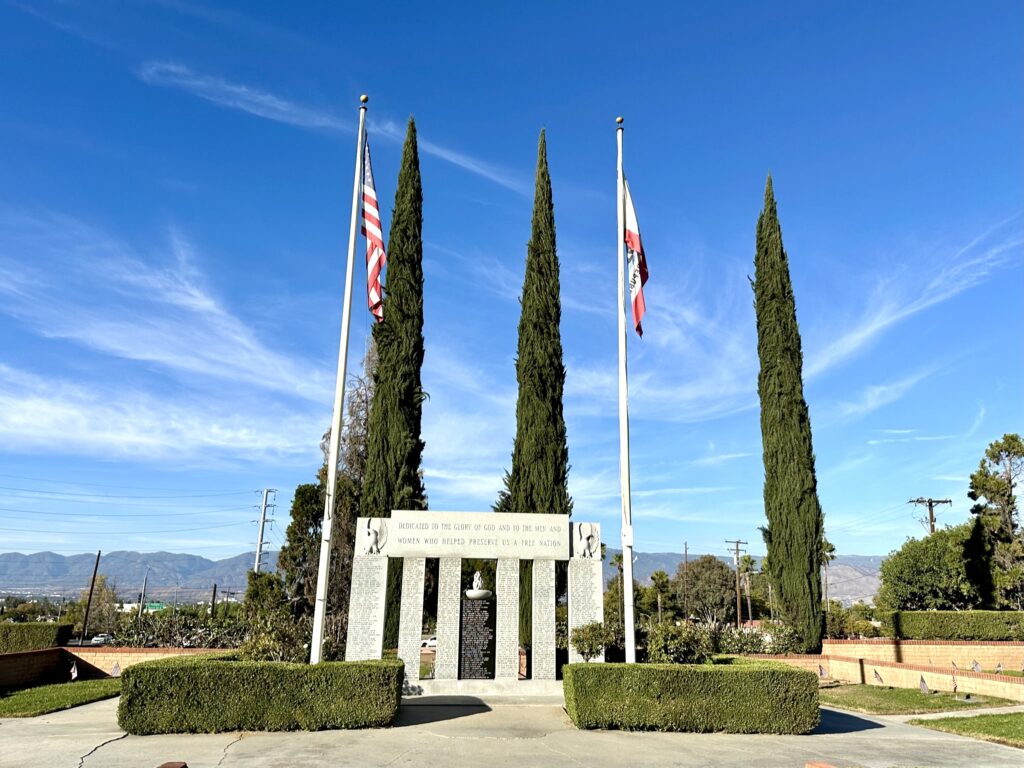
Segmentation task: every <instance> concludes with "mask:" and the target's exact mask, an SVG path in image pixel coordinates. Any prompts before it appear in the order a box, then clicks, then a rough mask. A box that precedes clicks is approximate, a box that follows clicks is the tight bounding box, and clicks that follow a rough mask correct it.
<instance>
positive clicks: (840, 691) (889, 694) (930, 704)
mask: <svg viewBox="0 0 1024 768" xmlns="http://www.w3.org/2000/svg"><path fill="white" fill-rule="evenodd" d="M818 695H819V697H820V699H821V703H822V704H825V705H827V706H830V707H838V708H839V709H850V710H853V711H854V712H866V713H867V714H869V715H917V714H923V713H925V712H950V711H955V710H957V709H977V708H979V707H1002V706H1008V705H1011V704H1016V703H1017V702H1015V701H1008V700H1006V699H997V698H995V697H994V696H978V695H977V694H971V700H970V701H964V697H963V694H958V695H957V698H954V697H953V694H952V693H947V692H945V691H940V692H936V693H929V694H925V693H921V691H919V690H917V689H916V688H886V687H883V686H879V685H838V686H835V687H833V688H822V689H821V690H820V691H819V692H818Z"/></svg>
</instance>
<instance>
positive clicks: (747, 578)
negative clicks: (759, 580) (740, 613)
mask: <svg viewBox="0 0 1024 768" xmlns="http://www.w3.org/2000/svg"><path fill="white" fill-rule="evenodd" d="M743 583H744V585H745V586H746V588H747V618H748V619H749V620H750V621H753V620H754V610H753V608H751V607H750V571H747V572H746V573H745V574H743Z"/></svg>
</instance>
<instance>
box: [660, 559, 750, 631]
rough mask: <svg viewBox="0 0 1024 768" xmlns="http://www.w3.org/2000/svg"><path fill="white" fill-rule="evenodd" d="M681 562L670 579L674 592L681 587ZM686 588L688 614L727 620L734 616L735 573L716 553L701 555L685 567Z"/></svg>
mask: <svg viewBox="0 0 1024 768" xmlns="http://www.w3.org/2000/svg"><path fill="white" fill-rule="evenodd" d="M682 579H683V564H682V563H680V565H679V569H678V570H677V571H676V577H675V579H674V580H673V581H674V583H673V587H674V588H675V591H676V592H677V593H679V592H681V590H682V584H681V582H682ZM686 589H687V596H688V597H687V599H688V601H689V607H690V614H691V615H692V616H694V617H696V618H698V619H700V620H701V621H706V622H719V623H721V622H727V621H733V620H735V617H736V575H735V574H734V573H733V570H732V568H730V567H729V566H728V565H726V564H725V563H723V562H722V561H721V560H719V559H718V558H717V557H712V556H711V555H702V556H701V557H698V558H697V559H696V560H691V561H690V563H689V565H688V566H687V567H686Z"/></svg>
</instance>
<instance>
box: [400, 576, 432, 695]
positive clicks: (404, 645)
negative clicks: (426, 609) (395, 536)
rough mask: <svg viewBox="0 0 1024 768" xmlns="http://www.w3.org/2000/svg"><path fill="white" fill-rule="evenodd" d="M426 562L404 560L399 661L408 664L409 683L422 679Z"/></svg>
mask: <svg viewBox="0 0 1024 768" xmlns="http://www.w3.org/2000/svg"><path fill="white" fill-rule="evenodd" d="M426 565H427V561H426V558H423V557H407V558H405V559H404V560H403V561H402V612H401V614H400V616H399V624H398V658H400V659H401V660H402V661H404V662H405V677H406V679H407V680H419V679H420V643H421V642H422V640H423V575H424V572H425V571H426Z"/></svg>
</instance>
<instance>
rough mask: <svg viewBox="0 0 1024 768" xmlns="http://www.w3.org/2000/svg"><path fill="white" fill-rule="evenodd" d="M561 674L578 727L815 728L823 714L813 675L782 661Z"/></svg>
mask: <svg viewBox="0 0 1024 768" xmlns="http://www.w3.org/2000/svg"><path fill="white" fill-rule="evenodd" d="M562 674H563V678H564V680H563V687H564V691H565V708H566V711H567V712H568V713H569V717H571V718H572V721H573V722H574V723H575V724H576V727H577V728H609V729H611V728H619V729H623V730H630V731H634V730H636V731H638V730H653V731H691V732H696V733H709V732H724V733H808V732H809V731H811V730H813V728H814V727H815V726H816V725H817V724H818V719H819V717H820V713H819V709H818V679H817V678H816V677H815V675H814V673H813V672H808V671H806V670H803V669H796V668H794V667H789V666H786V665H784V664H779V663H776V662H768V661H752V660H748V659H740V658H724V659H723V658H720V659H719V660H718V663H715V664H569V665H567V666H565V667H563V668H562Z"/></svg>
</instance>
